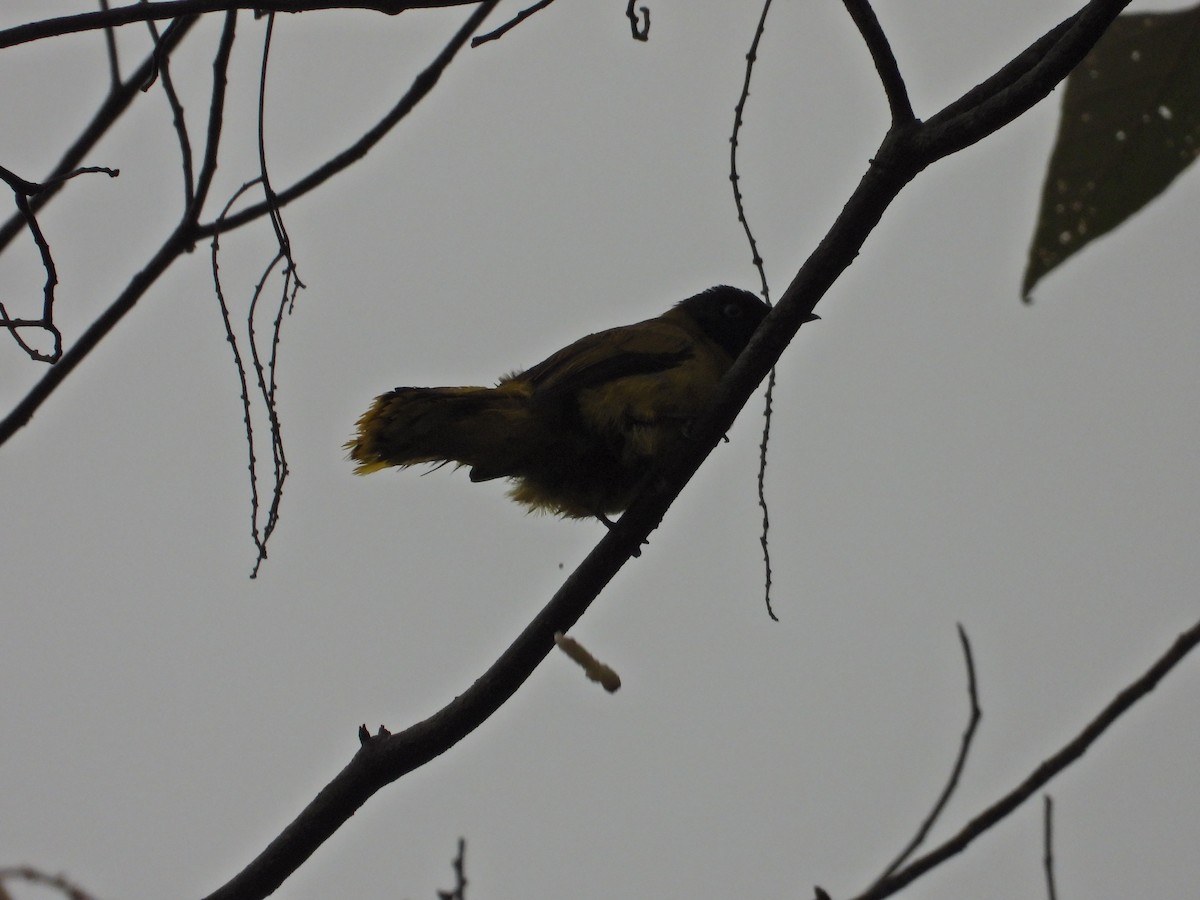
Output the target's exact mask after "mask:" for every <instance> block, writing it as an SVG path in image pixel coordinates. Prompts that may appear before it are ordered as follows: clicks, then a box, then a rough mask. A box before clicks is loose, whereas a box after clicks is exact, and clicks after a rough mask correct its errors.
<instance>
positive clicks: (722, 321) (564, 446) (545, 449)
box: [344, 285, 770, 526]
mask: <svg viewBox="0 0 1200 900" xmlns="http://www.w3.org/2000/svg"><path fill="white" fill-rule="evenodd" d="M769 309H770V308H769V307H768V306H767V304H766V303H764V302H763V301H762V300H760V299H759V298H758V297H757V296H756V295H754V294H752V293H750V292H749V291H745V290H741V289H739V288H735V287H730V286H729V285H717V286H716V287H712V288H709V289H708V290H705V291H702V292H700V293H698V294H696V295H695V296H692V297H689V298H687V299H686V300H683V301H681V302H679V303H676V304H675V305H674V306H672V307H671V308H670V309H668V310H667V311H666V312H665V313H663V314H662V315H660V316H657V317H655V318H652V319H646V320H645V321H642V322H637V323H635V324H632V325H622V326H619V327H617V328H610V329H607V330H605V331H598V332H596V333H594V334H589V335H586V336H584V337H582V338H580V339H579V340H577V341H575V342H574V343H572V344H569V345H567V346H566V347H563V348H562V349H561V350H559V351H557V352H556V353H553V354H552V355H550V356H549V357H547V358H546V359H545V360H543V361H542V362H540V363H538V364H537V365H535V366H533V367H532V368H529V369H525V370H524V371H519V372H513V373H511V374H508V375H505V376H504V377H502V378H501V379H500V380H499V382H498V383H497V384H496V386H495V387H398V388H396V389H395V390H392V391H389V392H388V393H386V394H382V395H380V396H378V397H376V398H375V401H374V402H373V403H372V404H371V406H370V408H369V409H368V410H367V411H366V412H365V413H363V414H362V416H361V417H359V419H358V421H357V425H356V429H357V430H356V434H355V436H354V438H353V439H351V440H350V441H348V442H347V443H346V444H345V445H344V449H346V450H347V451H349V453H348V456H349V459H350V460H352V461H353V462H355V463H356V464H357V465H356V466H355V469H354V472H355V473H356V474H358V475H366V474H368V473H371V472H376V471H379V470H381V469H385V468H389V467H393V466H395V467H399V468H402V469H403V468H407V467H409V466H414V465H418V464H421V463H430V464H432V465H433V466H434V467H435V468H436V467H440V466H444V465H447V464H453V465H454V466H455V467H456V468H458V467H463V466H465V467H467V468H468V469H469V470H470V479H471V481H472V482H481V481H491V480H493V479H497V478H507V479H509V480H510V481H511V482H512V486H511V489H510V490H509V496H510V497H511V498H512V499H513V500H515V501H516V502H517V503H520V504H522V505H523V506H525V507H527V509H528V511H530V512H534V511H537V512H545V513H551V514H555V515H558V516H562V517H564V518H573V519H583V518H597V519H600V520H601V521H603V522H604V523H605V524H607V525H610V526H611V525H612V522H611V521H610V519H609V518H608V516H609V515H611V514H614V513H620V512H623V511H624V510H625V509H626V508H628V507H629V505H630V504H631V503H632V502H633V499H634V498H635V497H636V496H637V494H638V492H639V491H640V489H641V488H642V486H643V484H644V483H645V481H646V479H647V478H648V477H649V475H650V473H651V472H652V471H653V470H654V468H655V466H656V465H658V464H659V463H661V462H662V461H663V460H664V459H666V458H668V457H670V456H671V454H672V453H673V452H674V451H675V450H676V449H677V448H679V447H680V445H681V444H682V443H683V442H684V441H686V440H688V427H689V425H690V423H691V422H692V421H693V420H695V418H696V417H697V416H698V415H700V414H701V413H702V412H703V411H704V410H705V409H706V408H707V406H708V404H709V402H710V401H711V398H712V396H713V392H714V391H715V389H716V387H717V383H718V382H719V381H720V380H721V376H723V375H724V374H725V372H727V371H728V370H729V367H730V366H732V365H733V361H734V359H735V358H736V357H737V356H738V354H739V353H740V352H741V351H742V350H743V349H745V347H746V345H747V343H749V341H750V337H751V335H752V334H753V333H754V331H755V329H756V328H757V327H758V326H759V324H760V323H761V322H762V320H763V319H764V318H765V316H766V315H767V312H768V311H769Z"/></svg>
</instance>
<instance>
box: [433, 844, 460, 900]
mask: <svg viewBox="0 0 1200 900" xmlns="http://www.w3.org/2000/svg"><path fill="white" fill-rule="evenodd" d="M453 865H454V889H453V890H449V891H438V892H437V894H438V900H467V840H466V838H459V839H458V853H457V854H456V855H455V857H454V863H453Z"/></svg>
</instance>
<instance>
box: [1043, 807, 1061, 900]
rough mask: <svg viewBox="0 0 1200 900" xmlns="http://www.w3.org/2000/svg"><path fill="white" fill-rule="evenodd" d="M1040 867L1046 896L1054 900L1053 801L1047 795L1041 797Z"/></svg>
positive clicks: (1056, 892) (1056, 893) (1055, 894)
mask: <svg viewBox="0 0 1200 900" xmlns="http://www.w3.org/2000/svg"><path fill="white" fill-rule="evenodd" d="M1042 800H1043V801H1044V802H1043V804H1042V836H1043V837H1042V839H1043V845H1042V866H1043V868H1044V869H1045V870H1046V896H1047V897H1049V900H1055V898H1056V897H1057V896H1058V891H1057V890H1056V889H1055V886H1054V800H1053V799H1052V798H1051V796H1050V795H1049V794H1045V795H1044V796H1043V797H1042Z"/></svg>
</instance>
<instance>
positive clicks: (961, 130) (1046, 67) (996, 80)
mask: <svg viewBox="0 0 1200 900" xmlns="http://www.w3.org/2000/svg"><path fill="white" fill-rule="evenodd" d="M1129 2H1130V0H1092V2H1090V3H1088V4H1087V5H1085V6H1084V7H1083V8H1082V9H1081V10H1080V11H1079V12H1077V13H1075V14H1074V15H1073V16H1069V17H1068V18H1067V19H1066V21H1064V22H1061V23H1060V24H1059V25H1057V26H1055V27H1054V28H1052V29H1051V30H1050V31H1049V32H1048V33H1047V34H1045V35H1043V36H1042V37H1041V38H1040V39H1039V40H1038V41H1036V42H1035V43H1034V45H1033V47H1030V48H1029V50H1027V51H1026V52H1025V53H1022V54H1021V55H1020V56H1018V57H1017V59H1016V60H1013V62H1011V63H1010V64H1009V65H1008V66H1005V67H1004V68H1003V69H1001V70H1000V72H998V73H997V74H995V75H993V76H992V77H991V78H988V79H987V80H986V81H984V82H983V84H981V85H979V86H977V87H976V88H973V89H972V91H970V92H968V93H969V94H970V95H971V96H973V97H976V98H978V100H977V102H975V103H974V104H972V105H970V106H969V107H967V106H965V105H964V104H963V103H962V102H961V101H955V102H953V103H951V104H949V105H948V106H947V107H946V108H945V109H943V110H942V111H941V112H940V113H938V114H937V115H935V116H932V117H930V119H929V121H928V123H927V125H928V128H927V129H926V130H925V131H924V133H923V135H922V140H921V144H922V146H921V152H922V153H923V154H932V156H933V157H934V158H937V159H940V158H942V157H943V156H947V155H949V154H951V153H955V152H957V151H959V150H962V149H963V148H964V147H969V146H971V145H972V144H974V143H977V142H978V141H980V140H982V139H983V138H985V137H987V136H988V135H990V134H993V133H994V132H996V131H997V130H999V129H1000V128H1003V127H1004V126H1005V125H1007V124H1008V123H1009V122H1011V121H1012V120H1013V119H1015V118H1016V117H1017V116H1019V115H1021V113H1022V112H1024V111H1025V110H1027V109H1029V108H1030V107H1031V106H1033V104H1035V103H1037V102H1038V101H1039V100H1042V99H1044V98H1045V97H1046V96H1048V95H1049V94H1050V92H1051V91H1052V90H1054V87H1055V86H1056V85H1057V84H1058V83H1059V82H1061V81H1062V80H1063V79H1064V78H1066V77H1067V75H1069V74H1070V72H1071V70H1072V69H1074V68H1075V67H1076V66H1077V65H1079V63H1080V62H1082V60H1083V58H1084V56H1086V55H1087V52H1088V51H1089V50H1090V49H1091V48H1092V47H1094V46H1095V44H1096V42H1097V41H1098V40H1100V37H1101V36H1102V35H1103V34H1104V32H1105V31H1107V30H1108V27H1109V25H1111V24H1112V23H1113V20H1114V19H1116V18H1117V16H1119V15H1120V14H1121V12H1122V11H1123V10H1124V9H1125V7H1127V6H1128V5H1129ZM1034 47H1037V48H1041V53H1040V55H1039V56H1040V58H1038V59H1037V61H1036V62H1033V63H1030V62H1029V60H1030V58H1031V57H1030V55H1029V54H1030V51H1032V50H1033V49H1034ZM1018 72H1019V73H1020V74H1017V73H1018ZM964 99H965V98H964Z"/></svg>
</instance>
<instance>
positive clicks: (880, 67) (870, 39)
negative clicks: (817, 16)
mask: <svg viewBox="0 0 1200 900" xmlns="http://www.w3.org/2000/svg"><path fill="white" fill-rule="evenodd" d="M842 2H843V3H844V4H845V6H846V11H847V12H849V13H850V18H851V19H853V20H854V24H855V25H857V26H858V30H859V33H860V34H862V37H863V41H864V42H865V43H866V45H867V50H869V51H870V53H871V59H873V60H874V61H875V71H877V72H878V73H879V80H880V81H881V82H883V91H884V93H885V94H886V95H887V100H888V107H889V108H890V109H891V111H892V124H893V125H902V124H906V123H908V122H911V121H913V119H914V118H915V116H914V115H913V108H912V101H910V100H909V99H908V88H907V87H905V85H904V77H903V76H902V75H901V74H900V66H899V65H898V64H897V63H896V56H895V54H893V53H892V45H891V44H890V43H888V39H887V35H885V34H884V33H883V28H882V26H880V24H879V19H877V18H876V17H875V10H874V9H872V8H871V4H870V2H869V0H842Z"/></svg>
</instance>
